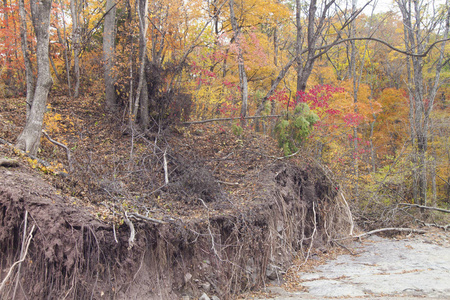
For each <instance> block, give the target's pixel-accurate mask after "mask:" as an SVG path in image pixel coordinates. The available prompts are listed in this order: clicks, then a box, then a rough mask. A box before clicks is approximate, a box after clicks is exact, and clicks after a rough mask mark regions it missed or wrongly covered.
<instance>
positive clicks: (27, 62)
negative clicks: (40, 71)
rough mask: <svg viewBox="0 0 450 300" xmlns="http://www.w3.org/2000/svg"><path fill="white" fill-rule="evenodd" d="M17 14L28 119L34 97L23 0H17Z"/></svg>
mask: <svg viewBox="0 0 450 300" xmlns="http://www.w3.org/2000/svg"><path fill="white" fill-rule="evenodd" d="M19 15H20V39H21V46H22V53H23V60H24V62H25V78H26V82H27V100H26V102H27V120H28V118H29V116H30V110H31V106H32V104H33V98H34V80H33V68H32V65H31V60H30V49H29V48H28V40H27V20H26V12H25V6H24V0H19Z"/></svg>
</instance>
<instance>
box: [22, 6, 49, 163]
mask: <svg viewBox="0 0 450 300" xmlns="http://www.w3.org/2000/svg"><path fill="white" fill-rule="evenodd" d="M51 7H52V1H51V0H32V1H31V16H32V23H33V27H34V32H35V34H36V42H37V49H36V60H37V74H38V75H37V82H36V90H35V91H34V96H33V101H32V105H31V109H30V114H29V117H28V118H27V122H26V124H25V127H24V129H23V131H22V133H21V134H20V136H19V137H18V139H17V145H16V147H18V148H19V149H21V150H24V151H27V152H29V153H30V154H32V155H36V153H37V150H38V148H39V144H40V138H41V133H42V123H43V119H44V113H45V108H46V104H47V97H48V93H49V91H50V88H51V86H52V83H53V80H52V77H51V75H50V61H49V56H48V54H49V51H48V47H49V27H50V11H51ZM27 97H28V95H27Z"/></svg>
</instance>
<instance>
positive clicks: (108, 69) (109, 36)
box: [103, 0, 117, 110]
mask: <svg viewBox="0 0 450 300" xmlns="http://www.w3.org/2000/svg"><path fill="white" fill-rule="evenodd" d="M115 39H116V0H107V1H106V16H105V21H104V30H103V63H104V78H105V99H106V107H107V108H108V109H109V110H115V108H116V105H117V94H116V89H115V86H114V84H115V82H116V75H115V74H114V70H113V69H114V64H115V55H114V53H115V49H116V46H115V45H116V44H115Z"/></svg>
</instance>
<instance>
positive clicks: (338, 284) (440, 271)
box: [260, 231, 450, 300]
mask: <svg viewBox="0 0 450 300" xmlns="http://www.w3.org/2000/svg"><path fill="white" fill-rule="evenodd" d="M352 251H353V252H354V253H355V254H356V255H341V256H339V257H337V259H335V260H331V261H328V262H326V263H325V264H324V265H321V266H318V267H317V268H316V269H315V270H313V271H312V272H306V273H302V274H300V282H301V285H302V286H304V287H305V288H306V290H307V292H295V293H291V292H286V291H285V290H283V289H282V288H281V287H270V288H268V289H269V291H271V292H272V293H273V294H275V295H278V296H274V297H271V298H270V297H269V298H260V299H261V300H262V299H276V300H292V299H323V298H339V299H351V298H356V299H374V298H375V299H399V298H400V299H411V298H413V299H424V298H425V299H450V233H448V232H443V231H434V232H432V233H430V234H426V235H424V236H414V237H410V238H404V239H401V240H395V239H386V238H380V237H377V236H373V237H370V238H368V239H366V240H365V241H364V242H362V243H359V242H358V243H356V242H355V243H354V244H353V245H352Z"/></svg>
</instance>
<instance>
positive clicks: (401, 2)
mask: <svg viewBox="0 0 450 300" xmlns="http://www.w3.org/2000/svg"><path fill="white" fill-rule="evenodd" d="M396 2H397V4H398V6H399V8H400V12H401V14H402V17H403V24H404V30H405V32H406V36H405V37H406V39H405V43H406V45H407V49H408V48H409V49H411V51H413V53H414V54H417V55H421V54H423V53H424V52H425V49H426V47H427V42H428V39H426V38H424V37H425V36H427V35H428V34H429V33H430V32H431V31H434V30H435V29H436V27H435V26H436V24H437V23H434V24H431V26H430V27H428V28H426V27H425V28H422V24H424V23H423V16H422V14H423V10H424V5H425V4H423V3H422V2H419V1H418V0H396ZM446 2H447V3H446V4H447V5H446V7H447V11H445V14H444V15H443V16H442V18H443V19H439V18H438V17H436V18H434V19H433V21H434V22H439V21H443V22H444V29H443V40H446V39H447V37H448V32H449V27H450V26H449V19H450V8H449V5H448V4H449V1H446ZM445 44H446V43H445V42H443V43H441V49H440V50H441V53H440V56H439V59H438V61H437V62H436V64H435V66H436V71H435V76H434V79H433V80H432V81H430V82H432V83H433V84H432V86H431V87H428V88H426V83H425V82H424V78H423V77H424V76H423V64H424V61H423V58H422V57H421V56H412V57H411V58H410V61H411V64H412V75H411V76H410V80H411V81H410V86H411V85H412V86H411V87H410V90H409V93H410V99H411V100H413V101H412V102H413V105H411V109H413V112H410V119H411V122H412V126H411V127H412V128H411V131H412V143H413V149H414V151H415V155H414V156H413V157H414V158H413V159H414V161H413V163H416V168H415V169H417V177H418V184H417V186H418V187H417V189H418V193H417V198H415V202H416V203H418V204H421V205H426V204H427V159H426V154H427V150H428V149H427V148H428V129H429V123H430V113H431V110H432V109H433V104H434V100H435V98H436V94H437V90H438V87H439V83H440V73H441V69H442V66H443V61H444V54H445V51H444V50H445ZM426 91H427V92H426ZM425 100H426V102H427V103H425Z"/></svg>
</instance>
